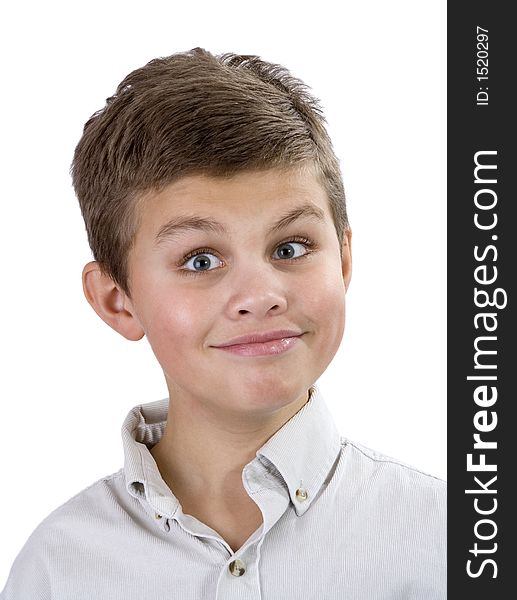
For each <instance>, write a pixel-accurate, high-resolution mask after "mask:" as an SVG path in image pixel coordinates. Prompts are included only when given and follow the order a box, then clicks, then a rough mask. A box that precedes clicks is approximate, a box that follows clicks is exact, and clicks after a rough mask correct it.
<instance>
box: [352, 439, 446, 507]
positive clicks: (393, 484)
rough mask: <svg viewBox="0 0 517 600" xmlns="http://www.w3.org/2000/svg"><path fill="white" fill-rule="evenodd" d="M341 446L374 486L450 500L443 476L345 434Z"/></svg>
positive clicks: (358, 470) (406, 493)
mask: <svg viewBox="0 0 517 600" xmlns="http://www.w3.org/2000/svg"><path fill="white" fill-rule="evenodd" d="M341 446H342V448H343V450H344V452H345V456H347V459H348V462H349V468H350V469H351V471H352V472H357V473H358V477H359V478H360V479H363V480H364V481H366V480H368V481H369V483H370V485H371V486H372V490H373V489H375V487H378V488H379V489H383V490H384V491H386V490H392V491H393V492H398V493H400V494H405V495H409V496H411V495H418V494H420V495H421V494H424V495H425V494H426V493H427V495H429V494H431V495H433V496H435V497H436V498H437V499H439V500H441V501H442V502H444V501H445V500H446V496H447V482H446V481H444V480H443V479H440V478H439V477H436V476H434V475H430V474H429V473H426V472H424V471H422V470H420V469H417V468H416V467H414V466H412V465H410V464H408V463H405V462H403V461H401V460H398V459H396V458H393V457H391V456H388V455H386V454H383V453H381V452H378V451H377V450H373V449H372V448H369V447H368V446H364V445H363V444H359V443H357V442H354V441H352V440H350V439H348V438H346V437H343V436H341ZM359 474H360V475H359Z"/></svg>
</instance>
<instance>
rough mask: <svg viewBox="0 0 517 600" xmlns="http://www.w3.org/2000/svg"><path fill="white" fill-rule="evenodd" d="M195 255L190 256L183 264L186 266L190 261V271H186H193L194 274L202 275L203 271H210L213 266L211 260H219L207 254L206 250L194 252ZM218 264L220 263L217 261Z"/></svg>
mask: <svg viewBox="0 0 517 600" xmlns="http://www.w3.org/2000/svg"><path fill="white" fill-rule="evenodd" d="M196 252H197V254H194V255H193V256H191V257H190V258H188V260H187V261H186V262H185V263H184V264H185V265H188V263H190V262H191V261H192V262H191V266H192V267H193V268H192V269H187V270H188V271H191V272H192V271H193V272H195V273H202V272H203V271H211V270H212V269H211V268H210V267H211V266H212V265H213V262H214V261H213V258H215V259H216V260H219V258H217V256H216V255H215V254H212V253H211V252H209V251H208V250H206V251H205V250H201V251H196ZM219 262H221V261H220V260H219ZM216 266H217V265H216Z"/></svg>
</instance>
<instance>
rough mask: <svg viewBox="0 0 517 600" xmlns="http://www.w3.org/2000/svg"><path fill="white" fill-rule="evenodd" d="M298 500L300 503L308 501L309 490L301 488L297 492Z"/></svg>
mask: <svg viewBox="0 0 517 600" xmlns="http://www.w3.org/2000/svg"><path fill="white" fill-rule="evenodd" d="M296 498H297V499H298V500H299V501H300V502H303V501H304V500H307V490H306V489H305V488H303V487H299V488H298V489H297V490H296Z"/></svg>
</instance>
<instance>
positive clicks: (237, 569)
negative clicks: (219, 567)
mask: <svg viewBox="0 0 517 600" xmlns="http://www.w3.org/2000/svg"><path fill="white" fill-rule="evenodd" d="M228 569H229V571H230V573H231V574H232V575H234V576H235V577H240V576H241V575H244V573H245V571H246V565H245V564H244V563H243V562H242V560H241V559H240V558H237V559H235V560H232V562H231V563H230V564H229V565H228Z"/></svg>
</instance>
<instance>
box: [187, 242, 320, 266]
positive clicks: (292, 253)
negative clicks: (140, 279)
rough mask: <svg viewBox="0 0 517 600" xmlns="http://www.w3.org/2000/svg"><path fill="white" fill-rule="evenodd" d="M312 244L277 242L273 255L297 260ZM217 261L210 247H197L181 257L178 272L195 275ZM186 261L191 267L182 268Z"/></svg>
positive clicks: (306, 252)
mask: <svg viewBox="0 0 517 600" xmlns="http://www.w3.org/2000/svg"><path fill="white" fill-rule="evenodd" d="M312 246H314V244H313V243H312V242H311V241H310V240H309V239H307V238H300V239H299V240H289V241H286V242H282V243H281V244H279V245H278V246H277V247H276V249H275V252H274V253H273V255H274V256H275V255H276V256H275V258H277V259H280V260H282V259H288V260H297V259H300V258H304V257H305V256H307V255H308V254H309V253H310V252H311V250H310V248H311V247H312ZM211 257H213V258H215V259H216V261H214V260H212V258H211ZM217 261H219V262H222V261H221V259H220V258H218V256H217V255H216V254H215V253H214V251H213V250H211V249H210V248H198V249H197V250H193V251H192V252H189V254H187V256H185V257H183V259H182V260H181V262H180V263H179V265H178V266H179V267H180V272H181V273H182V274H185V275H197V274H199V273H203V272H206V271H214V270H215V269H216V268H217V267H218V265H217V264H216V265H215V267H214V268H210V267H211V266H212V265H213V263H214V262H217ZM188 263H191V267H192V268H184V266H187V267H188Z"/></svg>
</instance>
